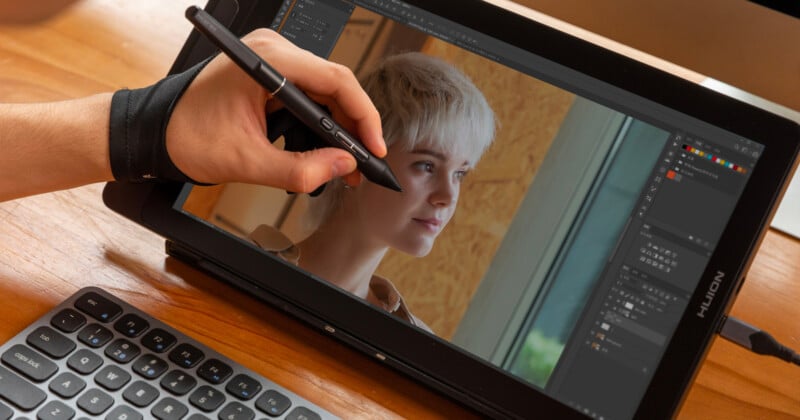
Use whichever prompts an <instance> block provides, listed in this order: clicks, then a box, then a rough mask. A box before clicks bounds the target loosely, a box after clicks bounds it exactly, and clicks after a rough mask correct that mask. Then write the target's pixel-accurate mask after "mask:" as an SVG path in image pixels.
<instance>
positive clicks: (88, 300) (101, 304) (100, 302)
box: [75, 292, 122, 322]
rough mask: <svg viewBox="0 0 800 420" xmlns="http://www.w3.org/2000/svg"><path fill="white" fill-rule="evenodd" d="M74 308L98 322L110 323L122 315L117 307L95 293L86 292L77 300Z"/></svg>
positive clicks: (120, 309)
mask: <svg viewBox="0 0 800 420" xmlns="http://www.w3.org/2000/svg"><path fill="white" fill-rule="evenodd" d="M75 307H76V308H78V309H80V310H81V311H83V312H84V313H86V314H87V315H89V316H91V317H92V318H94V319H96V320H98V321H100V322H111V321H113V320H114V319H115V318H116V317H118V316H119V315H120V314H121V313H122V308H121V307H120V306H119V305H117V304H116V303H114V302H112V301H110V300H108V299H106V298H104V297H103V296H100V295H99V294H97V293H95V292H88V293H86V294H84V295H83V296H81V297H80V298H78V300H76V301H75Z"/></svg>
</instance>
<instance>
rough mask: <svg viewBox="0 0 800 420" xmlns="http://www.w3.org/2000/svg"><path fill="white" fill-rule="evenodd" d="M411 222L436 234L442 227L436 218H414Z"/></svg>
mask: <svg viewBox="0 0 800 420" xmlns="http://www.w3.org/2000/svg"><path fill="white" fill-rule="evenodd" d="M413 220H414V221H415V222H417V223H419V224H421V225H422V226H423V227H425V228H426V229H428V230H429V231H431V232H434V233H436V232H438V231H439V229H440V228H441V226H442V221H441V220H440V219H437V218H428V219H417V218H414V219H413Z"/></svg>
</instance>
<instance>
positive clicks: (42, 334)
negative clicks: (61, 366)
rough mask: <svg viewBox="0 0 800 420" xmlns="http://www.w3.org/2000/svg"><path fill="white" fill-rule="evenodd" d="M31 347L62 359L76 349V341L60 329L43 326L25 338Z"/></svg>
mask: <svg viewBox="0 0 800 420" xmlns="http://www.w3.org/2000/svg"><path fill="white" fill-rule="evenodd" d="M25 341H26V342H27V343H28V344H30V345H31V347H34V348H36V349H38V350H39V351H41V352H42V353H44V354H46V355H48V356H50V357H52V358H54V359H60V358H62V357H64V356H66V355H68V354H70V353H71V352H72V350H75V342H74V341H72V340H70V339H69V338H67V337H65V336H64V335H63V334H61V333H59V332H58V331H56V330H54V329H52V328H50V327H46V326H42V327H39V328H37V329H35V330H33V332H32V333H30V334H29V335H28V338H27V339H26V340H25Z"/></svg>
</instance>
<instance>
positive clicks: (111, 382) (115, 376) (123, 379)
mask: <svg viewBox="0 0 800 420" xmlns="http://www.w3.org/2000/svg"><path fill="white" fill-rule="evenodd" d="M130 380H131V375H130V373H128V372H126V371H124V370H122V368H120V367H119V366H116V365H106V367H104V368H102V369H100V372H97V375H95V377H94V381H95V382H96V383H97V384H98V385H100V386H102V387H103V388H105V389H107V390H109V391H116V390H118V389H120V388H122V387H123V386H125V384H127V383H128V381H130Z"/></svg>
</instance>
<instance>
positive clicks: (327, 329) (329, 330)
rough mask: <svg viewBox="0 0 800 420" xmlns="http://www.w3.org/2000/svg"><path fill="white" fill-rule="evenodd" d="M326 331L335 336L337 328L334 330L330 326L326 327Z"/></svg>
mask: <svg viewBox="0 0 800 420" xmlns="http://www.w3.org/2000/svg"><path fill="white" fill-rule="evenodd" d="M325 331H327V332H329V333H331V334H333V333H335V332H336V328H333V327H331V326H330V325H326V326H325Z"/></svg>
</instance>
